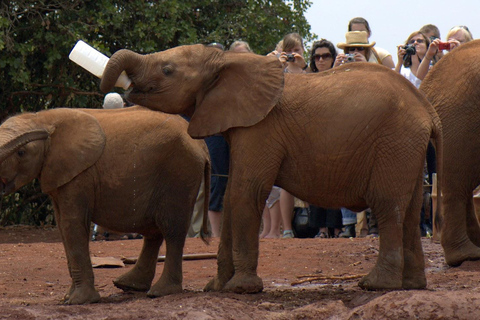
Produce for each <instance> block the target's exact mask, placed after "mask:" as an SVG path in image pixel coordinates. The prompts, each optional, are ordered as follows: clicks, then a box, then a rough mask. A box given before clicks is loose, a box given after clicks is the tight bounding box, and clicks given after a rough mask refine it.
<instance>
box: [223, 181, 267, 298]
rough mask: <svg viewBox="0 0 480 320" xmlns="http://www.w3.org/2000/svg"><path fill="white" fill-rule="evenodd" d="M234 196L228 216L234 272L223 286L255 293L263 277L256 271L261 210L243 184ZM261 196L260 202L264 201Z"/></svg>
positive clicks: (233, 290)
mask: <svg viewBox="0 0 480 320" xmlns="http://www.w3.org/2000/svg"><path fill="white" fill-rule="evenodd" d="M239 190H243V191H242V192H241V194H240V195H238V197H237V198H236V199H237V200H234V201H235V202H232V203H234V206H232V216H231V219H232V220H231V226H232V228H231V237H232V257H233V265H234V275H233V278H231V279H230V280H229V281H228V282H227V284H226V285H225V287H224V290H225V291H232V292H236V293H257V292H261V291H262V290H263V281H262V279H261V278H260V277H259V276H258V275H257V265H258V254H259V237H258V234H259V230H260V222H261V217H262V210H263V207H262V208H261V209H259V206H258V203H257V200H258V199H257V198H256V197H255V194H254V193H253V192H252V191H246V190H247V189H245V188H240V189H239ZM265 200H266V199H264V200H263V202H262V203H263V204H264V203H265Z"/></svg>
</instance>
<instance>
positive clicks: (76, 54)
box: [68, 40, 132, 90]
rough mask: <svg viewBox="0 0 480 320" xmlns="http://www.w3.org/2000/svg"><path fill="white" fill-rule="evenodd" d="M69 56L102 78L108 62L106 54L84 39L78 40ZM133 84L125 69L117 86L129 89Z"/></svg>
mask: <svg viewBox="0 0 480 320" xmlns="http://www.w3.org/2000/svg"><path fill="white" fill-rule="evenodd" d="M68 57H69V58H70V60H72V61H73V62H75V63H76V64H78V65H79V66H81V67H82V68H84V69H86V70H87V71H89V72H90V73H92V74H93V75H95V76H97V77H98V78H102V75H103V70H105V66H106V65H107V62H108V57H107V56H106V55H104V54H103V53H101V52H99V51H97V50H96V49H95V48H92V47H91V46H89V45H88V44H86V43H85V42H83V41H82V40H78V42H77V43H76V44H75V46H74V47H73V49H72V51H71V52H70V55H69V56H68ZM131 84H132V80H130V79H129V78H128V76H127V74H126V73H125V71H123V72H122V73H121V74H120V76H119V77H118V79H117V82H116V83H115V87H120V88H123V89H125V90H127V89H128V88H129V87H130V85H131Z"/></svg>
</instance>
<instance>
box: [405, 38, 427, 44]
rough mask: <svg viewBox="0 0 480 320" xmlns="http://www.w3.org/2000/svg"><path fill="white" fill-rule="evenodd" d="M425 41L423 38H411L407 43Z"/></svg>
mask: <svg viewBox="0 0 480 320" xmlns="http://www.w3.org/2000/svg"><path fill="white" fill-rule="evenodd" d="M415 42H416V43H425V40H424V39H412V40H410V41H408V44H414V43H415Z"/></svg>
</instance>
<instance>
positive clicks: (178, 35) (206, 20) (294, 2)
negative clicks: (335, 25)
mask: <svg viewBox="0 0 480 320" xmlns="http://www.w3.org/2000/svg"><path fill="white" fill-rule="evenodd" d="M310 5H311V3H310V1H308V0H291V1H288V0H285V1H283V0H271V1H265V0H258V1H250V0H191V1H184V0H183V1H179V0H158V1H147V0H129V1H114V0H87V1H80V0H37V1H32V0H17V1H8V0H6V1H2V2H1V4H0V88H1V90H0V119H4V118H5V117H7V116H9V115H12V114H16V113H19V112H24V111H39V110H42V109H49V108H57V107H70V108H100V107H101V104H102V101H103V97H104V95H103V94H102V93H101V92H100V91H99V79H97V78H96V77H95V76H93V75H91V74H89V73H88V72H87V71H85V70H83V69H82V68H81V67H79V66H77V65H76V64H75V63H73V62H71V61H70V60H69V59H68V55H69V53H70V51H71V49H72V48H73V46H74V45H75V43H76V41H77V40H79V39H82V40H84V41H85V42H87V43H88V44H90V45H92V46H93V47H95V48H97V49H98V50H99V51H101V52H103V53H104V54H106V55H107V56H110V55H111V54H113V53H114V52H115V51H117V50H119V49H122V48H127V49H131V50H133V51H136V52H139V53H152V52H156V51H161V50H165V49H168V48H172V47H175V46H179V45H187V44H194V43H205V44H207V43H210V42H220V43H222V44H224V45H225V46H226V47H227V48H228V46H229V45H230V44H231V43H232V42H233V41H235V40H245V41H247V42H249V44H250V46H251V48H252V49H253V50H254V52H256V53H258V54H267V53H268V52H271V51H272V50H274V49H275V46H276V44H277V42H278V41H279V40H281V39H282V38H283V36H284V35H285V34H287V33H290V32H298V33H299V34H300V35H302V36H303V37H304V39H305V40H306V41H311V40H312V39H313V37H314V35H312V34H311V33H310V25H309V24H308V22H307V21H306V19H305V17H304V13H305V11H306V10H307V9H308V7H310ZM25 188H27V189H28V188H32V186H29V187H25ZM30 191H32V190H30ZM30 191H22V192H24V193H19V196H18V201H19V202H18V203H16V205H15V207H16V208H21V209H22V210H27V209H26V207H25V206H28V205H26V204H23V202H22V201H26V199H28V197H31V196H32V195H31V193H30ZM37 191H38V190H37ZM25 197H27V198H25ZM7 198H8V197H7ZM11 198H12V197H10V198H8V203H7V200H5V199H4V201H3V204H4V208H5V205H10V206H12V204H13V203H14V202H12V199H11ZM46 207H47V206H44V207H42V208H43V209H44V208H46ZM9 208H10V207H9ZM32 210H34V207H33V205H32V206H30V207H29V209H28V210H27V211H29V212H33V211H32ZM1 217H2V216H0V218H1ZM8 217H11V214H9V215H8ZM7 220H8V221H10V218H8V219H7ZM0 221H2V222H4V220H3V219H2V220H0ZM12 221H15V222H17V221H18V219H16V220H15V219H14V220H12Z"/></svg>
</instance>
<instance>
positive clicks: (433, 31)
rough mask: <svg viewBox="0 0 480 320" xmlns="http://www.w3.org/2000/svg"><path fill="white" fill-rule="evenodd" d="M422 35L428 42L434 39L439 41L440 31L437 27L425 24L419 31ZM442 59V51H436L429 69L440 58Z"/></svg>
mask: <svg viewBox="0 0 480 320" xmlns="http://www.w3.org/2000/svg"><path fill="white" fill-rule="evenodd" d="M419 31H420V32H421V33H423V34H424V35H425V36H427V38H429V39H430V42H433V40H435V39H441V37H440V30H439V29H438V28H437V26H435V25H433V24H426V25H424V26H423V27H421V28H420V30H419ZM442 57H443V50H438V51H437V53H435V55H434V56H433V59H432V61H431V63H430V67H432V66H434V65H435V64H436V63H437V62H438V61H439V60H440V59H441V58H442Z"/></svg>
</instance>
